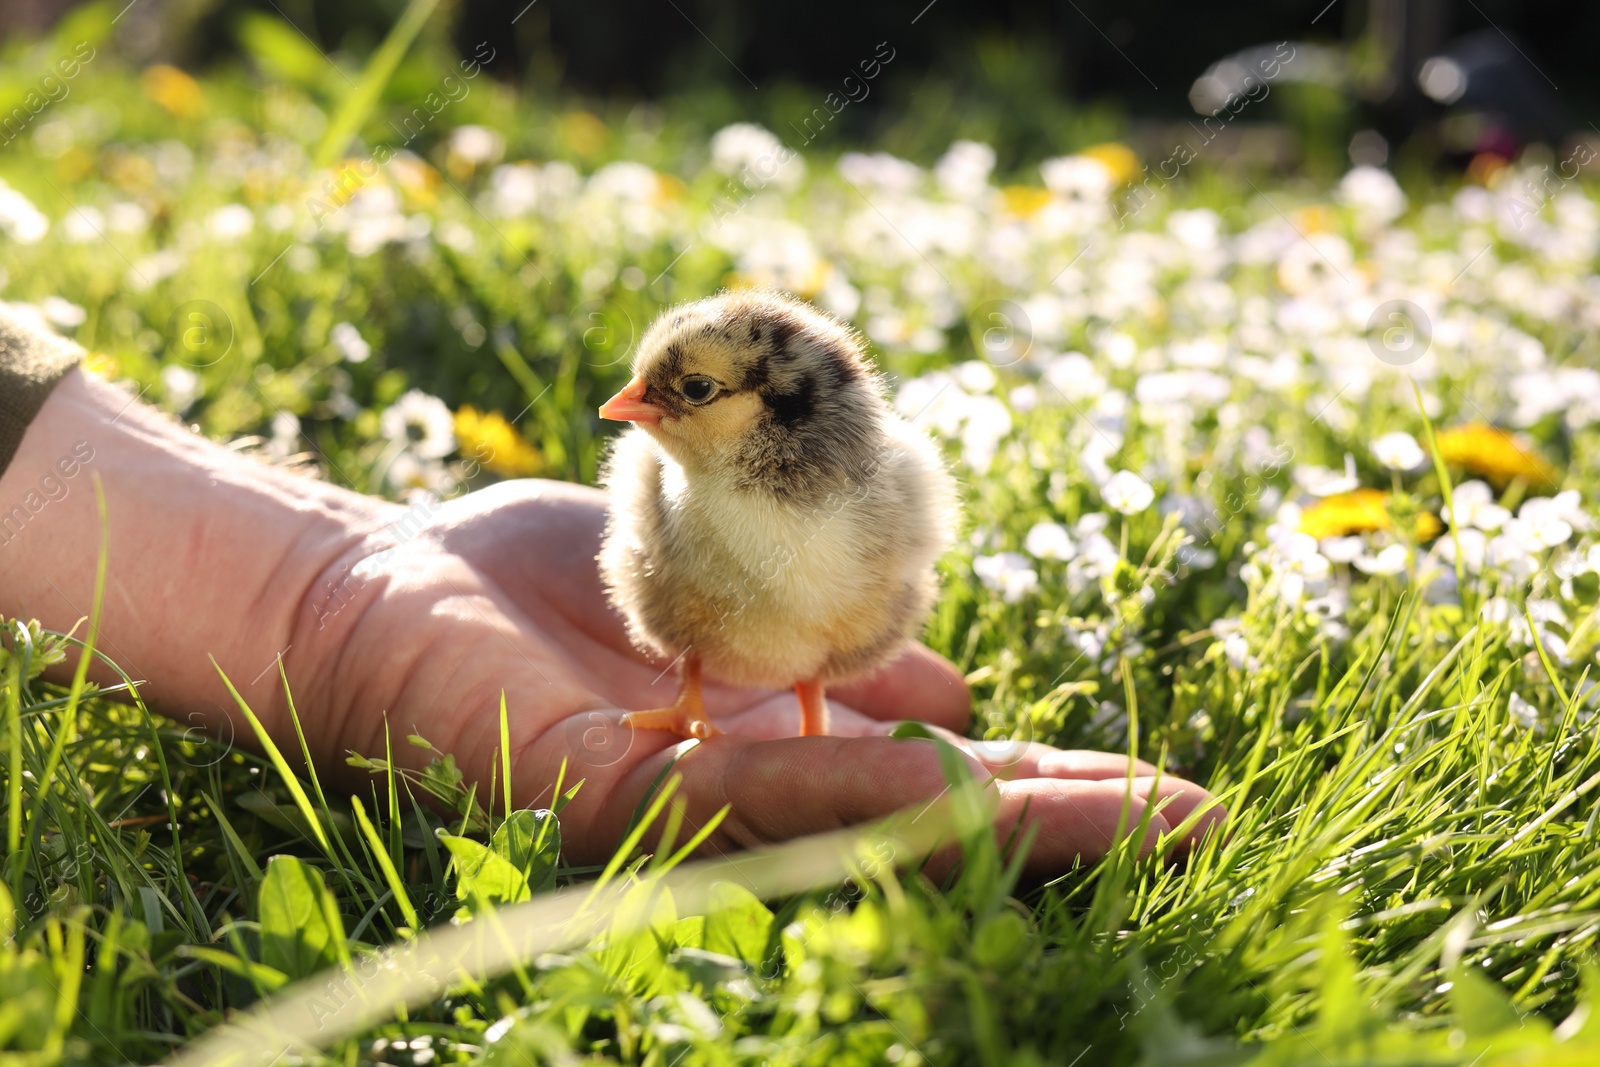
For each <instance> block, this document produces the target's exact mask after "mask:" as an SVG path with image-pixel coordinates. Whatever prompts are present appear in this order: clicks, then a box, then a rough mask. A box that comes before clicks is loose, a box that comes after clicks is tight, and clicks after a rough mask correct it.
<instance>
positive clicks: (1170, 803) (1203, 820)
mask: <svg viewBox="0 0 1600 1067" xmlns="http://www.w3.org/2000/svg"><path fill="white" fill-rule="evenodd" d="M1133 788H1134V791H1135V792H1136V793H1138V794H1139V795H1141V796H1144V797H1146V798H1148V799H1150V800H1152V801H1154V802H1155V803H1157V804H1159V805H1161V808H1160V815H1161V817H1162V818H1163V819H1165V820H1166V822H1167V825H1168V826H1170V827H1171V828H1172V829H1174V830H1176V829H1177V828H1178V827H1179V826H1181V825H1182V824H1183V823H1184V822H1185V821H1186V820H1187V819H1188V818H1189V817H1190V816H1191V815H1194V814H1195V812H1200V813H1201V814H1200V816H1199V818H1198V819H1196V821H1195V825H1194V827H1193V828H1192V829H1190V830H1189V831H1188V832H1187V833H1186V834H1184V836H1183V837H1182V838H1180V839H1179V840H1178V841H1177V842H1175V843H1174V847H1175V849H1176V850H1177V851H1179V852H1184V851H1187V850H1188V849H1190V848H1193V847H1194V846H1195V845H1198V844H1199V843H1200V840H1201V839H1202V838H1203V837H1205V836H1206V834H1207V833H1209V832H1211V831H1212V829H1213V828H1219V827H1221V826H1222V825H1223V824H1224V823H1225V822H1226V821H1227V819H1228V809H1226V808H1224V807H1223V806H1222V805H1221V804H1218V803H1217V798H1216V797H1214V796H1212V795H1211V793H1210V792H1209V791H1207V790H1205V789H1203V788H1201V787H1200V786H1198V785H1195V784H1194V783H1193V782H1190V781H1187V780H1186V779H1183V778H1177V777H1174V776H1172V775H1162V776H1161V778H1160V779H1159V781H1158V780H1157V779H1155V778H1135V779H1134V780H1133Z"/></svg>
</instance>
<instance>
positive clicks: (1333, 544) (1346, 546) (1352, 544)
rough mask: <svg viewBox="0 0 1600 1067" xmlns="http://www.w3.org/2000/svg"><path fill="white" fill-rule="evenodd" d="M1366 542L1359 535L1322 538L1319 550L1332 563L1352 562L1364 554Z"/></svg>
mask: <svg viewBox="0 0 1600 1067" xmlns="http://www.w3.org/2000/svg"><path fill="white" fill-rule="evenodd" d="M1366 551H1367V543H1366V542H1365V541H1363V540H1362V539H1361V538H1359V537H1328V538H1324V539H1323V541H1322V545H1321V552H1322V554H1323V555H1324V556H1327V557H1328V559H1329V560H1330V561H1331V562H1333V563H1354V562H1355V561H1356V560H1358V559H1360V558H1361V557H1362V556H1363V555H1365V554H1366Z"/></svg>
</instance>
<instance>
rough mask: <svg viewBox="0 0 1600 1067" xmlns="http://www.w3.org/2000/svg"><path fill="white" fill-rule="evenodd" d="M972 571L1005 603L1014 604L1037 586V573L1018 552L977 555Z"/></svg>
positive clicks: (1026, 558) (1025, 557) (985, 586)
mask: <svg viewBox="0 0 1600 1067" xmlns="http://www.w3.org/2000/svg"><path fill="white" fill-rule="evenodd" d="M972 573H974V574H976V575H977V576H978V580H979V581H980V582H982V583H983V586H984V588H986V589H990V590H993V591H995V592H997V593H999V594H1000V598H1001V599H1002V600H1004V601H1005V602H1006V603H1007V604H1015V603H1016V602H1017V601H1019V600H1021V599H1022V598H1023V597H1025V596H1027V595H1028V594H1029V593H1031V592H1033V591H1034V590H1035V589H1037V588H1039V575H1038V573H1037V572H1036V571H1035V570H1034V569H1033V568H1032V567H1031V566H1029V565H1028V557H1027V556H1024V555H1023V554H1022V553H1020V552H1000V553H997V554H995V555H993V556H979V557H977V558H976V559H974V560H973V561H972Z"/></svg>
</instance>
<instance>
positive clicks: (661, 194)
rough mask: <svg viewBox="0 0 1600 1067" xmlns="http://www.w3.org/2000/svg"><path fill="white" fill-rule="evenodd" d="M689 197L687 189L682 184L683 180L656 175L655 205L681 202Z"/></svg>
mask: <svg viewBox="0 0 1600 1067" xmlns="http://www.w3.org/2000/svg"><path fill="white" fill-rule="evenodd" d="M688 196H689V187H688V186H687V185H685V184H683V179H682V178H678V177H675V176H674V175H671V174H662V173H660V172H659V171H658V172H657V173H656V203H657V204H666V203H671V202H673V201H680V202H681V201H683V200H686V199H687V198H688Z"/></svg>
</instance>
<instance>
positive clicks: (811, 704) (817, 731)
mask: <svg viewBox="0 0 1600 1067" xmlns="http://www.w3.org/2000/svg"><path fill="white" fill-rule="evenodd" d="M794 693H795V696H797V697H799V698H800V736H801V737H822V736H824V735H826V734H827V732H828V702H827V700H826V699H824V698H823V695H822V683H821V682H820V681H818V680H817V679H815V678H811V679H808V680H806V681H803V682H796V683H794Z"/></svg>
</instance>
